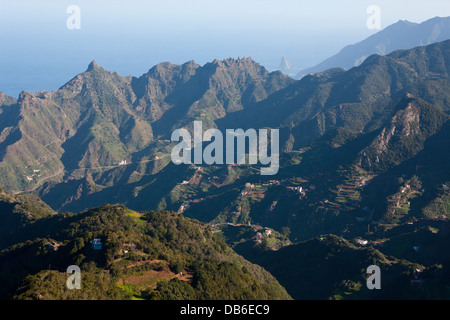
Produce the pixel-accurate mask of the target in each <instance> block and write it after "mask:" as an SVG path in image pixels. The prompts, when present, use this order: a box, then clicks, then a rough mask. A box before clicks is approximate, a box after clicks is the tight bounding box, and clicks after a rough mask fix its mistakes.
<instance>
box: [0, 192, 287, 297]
mask: <svg viewBox="0 0 450 320" xmlns="http://www.w3.org/2000/svg"><path fill="white" fill-rule="evenodd" d="M0 206H1V209H2V210H1V211H0V219H1V222H2V226H1V227H2V230H1V231H2V232H1V237H0V265H1V266H2V272H1V275H0V297H1V298H3V299H5V298H14V299H290V296H289V295H288V294H287V293H286V290H285V289H284V288H283V287H282V286H281V285H280V284H279V283H278V281H277V280H276V279H275V278H274V277H273V276H272V275H271V274H270V273H268V272H267V271H265V270H264V269H263V268H261V267H259V266H257V265H254V264H252V263H250V262H248V261H247V260H245V259H244V258H242V257H241V256H239V255H237V254H236V253H235V252H234V251H233V250H232V249H230V248H229V247H228V246H227V245H226V243H225V242H224V241H223V240H222V239H221V238H219V237H218V236H216V235H215V234H214V233H213V232H212V231H211V228H210V227H209V226H207V225H205V224H202V223H200V222H198V221H196V220H191V219H188V218H185V217H183V216H182V215H178V214H176V213H173V212H154V211H153V212H136V211H132V210H130V209H127V208H126V207H124V206H119V205H116V206H113V205H105V206H102V207H99V208H95V209H91V210H89V211H85V212H82V213H78V214H71V213H66V214H55V212H53V211H52V210H51V209H50V208H48V207H47V206H46V205H44V204H43V203H42V202H41V201H40V200H39V199H38V198H29V197H26V198H24V197H22V196H13V195H11V194H9V193H7V192H4V191H1V200H0ZM93 239H100V242H101V244H102V245H101V247H100V249H99V248H94V247H93V246H92V245H91V242H92V240H93ZM70 265H78V266H80V267H81V277H82V278H81V279H82V282H81V286H82V288H81V290H76V289H74V290H70V289H68V288H67V286H66V281H67V278H68V276H69V275H68V274H67V273H66V269H67V267H68V266H70Z"/></svg>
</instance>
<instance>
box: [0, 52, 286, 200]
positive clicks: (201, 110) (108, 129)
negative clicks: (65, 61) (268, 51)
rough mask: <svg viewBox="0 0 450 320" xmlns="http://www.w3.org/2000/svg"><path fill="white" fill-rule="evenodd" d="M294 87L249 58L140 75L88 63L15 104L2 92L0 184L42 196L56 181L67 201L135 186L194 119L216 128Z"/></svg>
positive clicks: (161, 161) (164, 161) (159, 68)
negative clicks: (50, 88)
mask: <svg viewBox="0 0 450 320" xmlns="http://www.w3.org/2000/svg"><path fill="white" fill-rule="evenodd" d="M293 81H294V80H292V79H291V78H289V77H287V76H284V75H282V74H281V73H280V72H273V73H269V72H268V71H267V70H266V69H264V68H263V67H262V66H260V65H259V64H257V63H256V62H254V61H253V60H251V59H250V58H243V59H237V60H235V59H227V60H224V61H218V60H215V61H214V62H212V63H207V64H206V65H204V66H200V65H198V64H196V63H195V62H193V61H191V62H188V63H185V64H183V65H173V64H170V63H162V64H159V65H157V66H155V67H153V68H152V69H150V70H149V71H148V73H146V74H144V75H143V76H141V77H139V78H136V77H131V76H130V77H122V76H120V75H119V74H117V73H113V72H108V71H106V70H105V69H104V68H102V67H100V66H99V65H97V64H96V62H95V61H93V62H92V63H91V64H90V65H89V67H88V69H87V70H86V72H84V73H82V74H79V75H78V76H76V77H75V78H73V79H72V80H70V81H69V82H68V83H67V84H65V85H64V86H63V87H61V88H60V89H59V90H55V91H53V92H38V93H36V94H31V93H28V92H22V93H21V94H20V96H19V98H18V99H17V100H15V99H14V98H11V97H8V96H6V95H5V94H3V93H2V94H1V95H0V133H1V134H0V155H1V158H0V160H1V162H0V185H2V186H4V187H5V188H6V189H8V190H14V191H23V190H28V191H30V190H36V189H38V188H43V189H42V190H44V189H45V190H46V191H43V193H41V194H46V193H47V192H48V191H50V190H51V189H53V187H55V183H62V184H63V185H64V187H63V188H64V189H65V193H66V199H65V200H67V201H68V202H70V201H71V200H69V198H72V200H73V199H77V198H79V197H81V196H82V195H83V194H90V193H92V192H95V191H100V190H102V189H104V188H108V187H111V186H112V185H117V184H118V183H119V181H121V182H120V183H129V182H136V181H140V180H141V179H142V177H144V176H146V175H149V174H153V173H156V172H158V171H159V170H160V169H161V168H163V167H164V166H166V165H167V163H168V162H169V161H170V148H169V147H170V146H169V144H168V139H170V135H171V132H172V131H173V130H174V129H176V128H180V127H182V126H184V125H188V124H190V123H191V122H192V121H193V120H195V119H199V120H202V121H203V122H204V126H205V128H206V126H207V125H209V126H211V127H214V126H215V125H214V120H216V119H218V118H221V117H224V116H226V115H227V114H228V113H232V112H235V111H237V110H242V109H244V108H246V107H247V106H249V105H251V104H253V103H255V102H257V101H260V100H262V99H265V98H267V96H268V95H270V94H271V93H273V92H275V91H277V90H279V89H281V88H284V87H285V86H287V85H288V84H290V83H292V82H293ZM120 165H126V166H120ZM116 169H117V170H116ZM142 184H145V183H142ZM60 187H61V185H59V186H58V188H57V189H59V188H60ZM52 198H53V199H54V198H55V197H52ZM47 200H48V199H47ZM54 200H56V199H54ZM65 200H64V201H63V203H60V204H58V206H61V205H63V204H64V202H66V201H65ZM55 204H56V203H55ZM52 205H53V204H52Z"/></svg>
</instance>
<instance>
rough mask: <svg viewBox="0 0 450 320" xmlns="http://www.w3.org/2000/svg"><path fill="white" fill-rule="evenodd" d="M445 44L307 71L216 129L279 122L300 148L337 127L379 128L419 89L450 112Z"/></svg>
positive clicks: (284, 133)
mask: <svg viewBox="0 0 450 320" xmlns="http://www.w3.org/2000/svg"><path fill="white" fill-rule="evenodd" d="M449 49H450V41H444V42H439V43H436V44H432V45H429V46H426V47H417V48H414V49H411V50H406V51H396V52H394V53H392V54H390V55H388V56H379V55H373V56H371V57H369V58H368V59H367V60H366V61H365V62H364V63H363V64H362V65H360V66H359V67H355V68H352V69H350V70H349V71H347V72H343V71H342V70H341V69H331V70H328V71H327V72H325V73H319V74H317V75H313V76H307V77H304V78H303V79H302V80H300V81H298V82H295V83H293V84H291V85H290V86H288V87H286V88H285V89H282V90H280V91H278V92H276V93H274V94H273V95H271V96H270V97H269V98H268V99H266V100H264V101H261V102H259V103H257V104H255V105H254V106H251V107H249V108H247V109H245V110H242V111H239V112H236V113H234V114H230V115H229V116H228V117H226V118H224V119H220V120H219V121H217V123H218V124H219V127H220V128H229V127H244V128H260V127H265V126H268V127H281V128H282V129H283V131H282V136H281V139H283V140H282V141H281V143H282V144H283V143H285V142H287V141H288V142H289V145H285V148H287V149H291V148H294V149H298V148H299V147H304V146H306V145H308V144H309V143H310V142H312V141H313V140H314V139H317V138H319V137H320V136H322V135H324V134H325V133H326V132H328V131H331V130H333V129H336V128H346V129H349V130H352V131H355V132H371V131H373V130H376V129H378V128H379V127H380V126H381V125H382V124H383V123H384V122H385V121H386V120H387V119H388V118H389V117H390V116H391V113H392V112H393V110H394V107H395V105H396V104H397V102H398V101H399V100H400V99H401V98H402V97H403V96H404V95H405V94H406V93H407V92H415V93H420V95H419V96H418V97H420V98H422V99H427V102H429V103H431V104H433V105H435V106H437V107H440V108H441V110H442V111H444V112H448V111H449V104H448V90H446V89H445V88H446V85H447V84H448V75H449V71H450V69H449V66H450V63H449V61H450V50H449ZM440 92H442V93H443V94H442V95H441V94H439V93H440ZM255 114H264V117H255V116H254V115H255ZM288 151H289V150H288Z"/></svg>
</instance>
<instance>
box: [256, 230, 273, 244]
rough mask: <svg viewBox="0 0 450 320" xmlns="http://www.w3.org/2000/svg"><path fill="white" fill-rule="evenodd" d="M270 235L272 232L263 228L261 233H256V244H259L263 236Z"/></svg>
mask: <svg viewBox="0 0 450 320" xmlns="http://www.w3.org/2000/svg"><path fill="white" fill-rule="evenodd" d="M271 234H272V230H271V229H269V228H265V229H264V231H263V232H262V233H261V232H257V233H256V236H255V241H256V242H258V243H261V242H262V240H263V238H264V236H266V237H268V236H270V235H271Z"/></svg>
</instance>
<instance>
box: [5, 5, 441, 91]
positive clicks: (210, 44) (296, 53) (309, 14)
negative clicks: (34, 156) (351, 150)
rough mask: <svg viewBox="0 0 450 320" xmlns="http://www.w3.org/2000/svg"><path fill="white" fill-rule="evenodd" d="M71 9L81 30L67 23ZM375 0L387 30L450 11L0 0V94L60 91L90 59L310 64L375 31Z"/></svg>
mask: <svg viewBox="0 0 450 320" xmlns="http://www.w3.org/2000/svg"><path fill="white" fill-rule="evenodd" d="M70 5H77V6H79V8H80V9H81V29H79V30H69V29H68V28H67V26H66V20H67V18H68V17H69V16H70V14H68V13H67V12H66V10H67V8H68V7H69V6H70ZM369 5H378V6H379V7H380V9H381V27H382V28H384V27H386V26H388V25H390V24H392V23H395V22H397V21H398V20H409V21H412V22H423V21H425V20H428V19H430V18H433V17H435V16H441V17H444V16H450V0H428V1H423V0H422V1H418V0H408V1H406V0H395V1H393V0H389V1H387V0H378V1H375V0H373V1H372V0H371V1H366V0H341V1H339V0H306V1H303V0H228V1H216V0H165V1H148V0H147V1H144V0H127V1H115V0H108V1H105V0H89V1H87V0H86V1H85V0H71V1H65V0H43V1H38V0H28V1H25V0H0V41H1V45H0V91H5V92H6V93H8V94H10V95H13V96H17V94H18V93H19V92H20V91H21V90H22V89H24V90H28V91H32V92H33V91H36V90H39V89H45V90H53V89H57V88H58V87H60V86H61V85H63V84H64V83H65V82H66V81H68V80H70V79H71V78H72V77H73V76H75V75H76V74H77V73H80V72H82V71H84V70H85V69H86V67H87V65H88V64H89V62H90V61H91V60H93V59H95V60H97V62H98V63H99V64H100V65H102V66H104V67H105V68H107V69H108V70H111V71H117V72H119V73H120V74H122V75H129V74H132V75H135V76H140V75H141V74H143V73H144V72H146V71H147V70H148V69H149V68H151V67H152V66H153V65H155V64H157V63H159V62H163V61H170V62H172V63H184V62H186V61H189V60H195V61H196V62H198V63H200V64H204V63H206V62H209V61H212V60H214V59H215V58H218V59H223V58H226V57H234V58H237V57H244V56H250V57H252V58H253V59H255V60H256V61H258V62H260V63H261V64H262V65H264V66H266V67H267V68H268V69H274V68H276V67H277V66H278V64H279V62H280V60H281V57H283V56H285V57H286V58H287V59H289V60H290V61H291V63H292V64H293V65H294V66H295V67H297V68H304V67H309V66H312V65H314V64H316V63H318V62H320V61H322V60H323V59H325V58H327V57H329V56H331V55H333V54H335V53H337V52H338V51H339V50H340V49H341V48H342V47H344V46H345V45H347V44H350V43H355V42H358V41H360V40H363V39H364V38H366V37H367V36H369V35H371V34H373V33H375V32H377V31H379V30H369V29H368V28H367V26H366V21H367V18H368V16H369V15H368V14H367V12H366V9H367V7H368V6H369Z"/></svg>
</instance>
